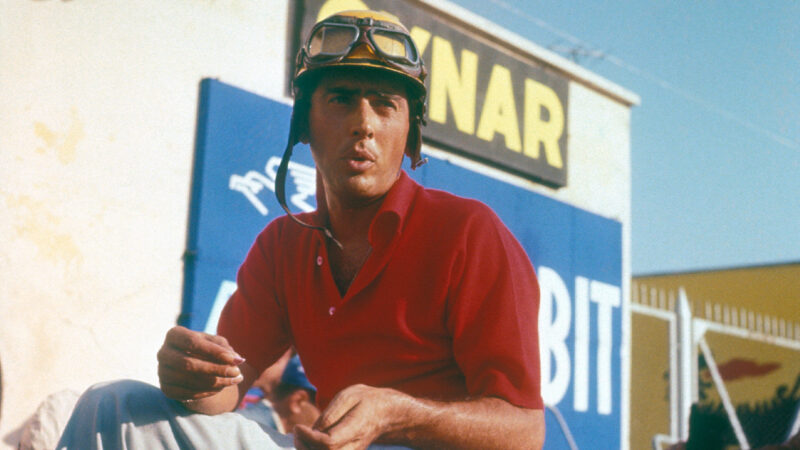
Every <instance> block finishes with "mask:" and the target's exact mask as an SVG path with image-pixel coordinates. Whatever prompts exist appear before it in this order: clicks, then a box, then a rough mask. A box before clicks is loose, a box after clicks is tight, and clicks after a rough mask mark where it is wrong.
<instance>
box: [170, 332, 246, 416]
mask: <svg viewBox="0 0 800 450" xmlns="http://www.w3.org/2000/svg"><path fill="white" fill-rule="evenodd" d="M243 362H244V358H242V357H241V356H239V354H238V353H236V351H234V350H233V348H232V347H231V346H230V345H229V344H228V341H227V340H226V339H225V338H224V337H221V336H213V335H210V334H206V333H201V332H199V331H192V330H189V329H187V328H184V327H180V326H177V327H174V328H172V329H170V330H169V331H168V332H167V337H166V338H165V339H164V345H162V346H161V350H159V351H158V379H159V382H160V384H161V390H162V391H163V392H164V395H166V396H167V397H169V398H172V399H175V400H198V399H202V398H206V397H210V396H213V395H215V394H217V393H219V392H220V391H222V390H223V389H224V388H226V387H228V386H234V385H236V384H239V383H240V382H241V381H242V380H243V376H242V372H241V370H240V369H239V367H238V366H239V365H240V364H242V363H243Z"/></svg>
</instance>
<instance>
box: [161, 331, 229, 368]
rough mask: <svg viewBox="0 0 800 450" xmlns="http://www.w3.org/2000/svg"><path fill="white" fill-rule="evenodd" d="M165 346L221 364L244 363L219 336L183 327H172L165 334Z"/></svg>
mask: <svg viewBox="0 0 800 450" xmlns="http://www.w3.org/2000/svg"><path fill="white" fill-rule="evenodd" d="M164 344H165V346H168V347H172V348H175V349H177V350H178V351H180V352H184V353H187V354H189V355H193V356H196V357H198V358H201V359H204V360H207V361H211V362H216V363H221V364H231V365H239V364H241V363H243V362H244V358H242V357H241V356H240V355H239V354H238V353H236V351H234V350H233V348H231V346H230V345H228V341H227V340H225V338H223V337H220V336H212V335H210V334H206V333H201V332H199V331H193V330H189V329H188V328H184V327H173V328H172V329H170V330H169V332H167V337H166V340H165V341H164Z"/></svg>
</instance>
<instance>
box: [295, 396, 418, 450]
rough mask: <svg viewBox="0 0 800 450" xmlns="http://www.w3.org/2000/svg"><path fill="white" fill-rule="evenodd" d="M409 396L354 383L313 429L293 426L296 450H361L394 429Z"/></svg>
mask: <svg viewBox="0 0 800 450" xmlns="http://www.w3.org/2000/svg"><path fill="white" fill-rule="evenodd" d="M408 399H410V397H408V396H407V395H405V394H402V393H400V392H398V391H395V390H394V389H386V388H375V387H370V386H365V385H363V384H357V385H354V386H350V387H348V388H347V389H345V390H343V391H341V392H339V393H338V394H337V395H336V397H334V398H333V400H332V401H331V403H330V405H328V408H327V409H325V411H323V412H322V415H320V417H319V419H317V421H316V423H315V424H314V426H313V427H307V426H305V425H298V426H297V427H295V429H294V432H295V446H296V447H297V448H298V450H305V449H308V450H312V449H364V448H367V446H369V444H371V443H372V442H374V441H375V440H377V439H378V438H379V437H380V436H382V435H384V434H386V433H388V432H389V431H391V430H392V429H393V427H394V424H395V423H396V421H397V419H399V418H400V416H402V410H403V405H404V404H405V403H407V402H408Z"/></svg>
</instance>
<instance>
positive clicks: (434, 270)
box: [218, 173, 542, 409]
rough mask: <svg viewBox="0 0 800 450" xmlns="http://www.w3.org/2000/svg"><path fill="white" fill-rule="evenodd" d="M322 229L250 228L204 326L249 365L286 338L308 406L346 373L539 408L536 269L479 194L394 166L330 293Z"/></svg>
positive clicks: (358, 379)
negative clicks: (360, 259) (352, 270)
mask: <svg viewBox="0 0 800 450" xmlns="http://www.w3.org/2000/svg"><path fill="white" fill-rule="evenodd" d="M316 215H317V213H310V214H304V215H301V217H302V218H303V219H304V220H306V221H314V220H315V219H317V217H316ZM324 239H325V237H323V236H322V235H321V233H319V232H317V231H315V230H311V229H308V228H305V227H301V226H298V225H297V224H295V223H293V222H292V221H291V220H289V219H288V218H287V217H281V218H278V219H276V220H274V221H273V222H272V223H270V224H269V225H268V226H267V227H266V228H265V229H264V231H262V232H261V234H260V235H259V236H258V238H257V239H256V242H255V243H254V244H253V247H252V248H251V249H250V252H249V254H248V255H247V258H246V259H245V261H244V264H243V265H242V266H241V268H240V269H239V275H238V279H237V282H238V290H237V291H236V293H235V294H233V296H232V297H231V299H230V300H229V301H228V304H227V305H226V306H225V309H224V311H223V313H222V316H221V318H220V322H219V328H218V330H219V334H220V335H222V336H225V337H226V338H227V339H228V341H229V342H230V344H231V345H232V346H233V348H234V349H236V351H237V352H239V353H240V354H241V355H242V356H244V357H245V358H246V359H247V361H248V363H249V364H251V365H252V366H253V367H255V368H256V369H257V370H259V371H260V370H263V369H265V368H266V367H267V366H268V365H270V364H271V363H272V362H273V361H274V360H276V359H277V358H278V357H279V356H280V355H281V354H282V353H283V352H284V351H285V350H286V348H288V346H289V345H292V344H294V345H295V346H296V348H297V351H298V353H299V354H300V357H301V359H302V360H303V366H304V367H305V370H306V374H307V375H308V378H309V380H310V381H311V383H313V384H314V385H315V386H316V387H317V389H318V394H317V399H318V403H319V406H320V407H321V408H325V407H326V406H327V404H328V402H330V400H331V399H332V398H333V396H334V395H335V394H336V393H337V392H339V391H340V390H342V389H344V388H346V387H347V386H350V385H353V384H357V383H363V384H367V385H370V386H383V387H392V388H395V389H397V390H400V391H402V392H406V393H408V394H410V395H413V396H417V397H425V398H432V399H442V400H462V399H466V398H468V397H478V396H494V397H500V398H503V399H505V400H507V401H508V402H510V403H512V404H515V405H517V406H522V407H526V408H539V409H540V408H542V399H541V395H540V380H539V377H540V373H539V370H540V369H539V345H538V329H537V323H538V307H539V287H538V284H537V281H536V275H535V274H534V271H533V268H532V266H531V263H530V261H529V259H528V257H527V255H526V254H525V251H524V250H523V249H522V247H521V246H520V244H519V243H518V242H517V240H516V239H515V238H514V237H513V236H512V234H511V232H510V231H509V230H508V229H507V228H506V227H505V225H504V224H503V223H502V222H501V221H500V219H499V218H498V217H497V216H496V215H495V214H494V212H492V211H491V210H490V209H489V208H488V207H487V206H486V205H484V204H482V203H480V202H478V201H475V200H468V199H463V198H459V197H456V196H454V195H452V194H449V193H446V192H443V191H438V190H433V189H426V188H423V187H421V186H420V185H418V184H417V183H415V182H414V181H413V180H412V179H411V178H409V177H408V175H406V174H405V173H402V174H401V177H400V178H399V179H398V181H397V182H396V183H395V185H394V186H393V187H392V189H391V190H390V191H389V193H388V194H387V196H386V198H385V200H384V202H383V204H382V206H381V208H380V210H379V211H378V213H377V215H376V216H375V219H374V220H373V223H372V225H371V227H370V230H369V242H370V244H371V246H372V253H371V254H370V256H369V258H368V259H367V261H366V262H365V263H364V265H363V266H362V268H361V270H360V271H359V273H358V275H356V278H355V279H354V280H353V282H352V284H351V285H350V288H349V289H348V291H347V293H346V294H345V295H344V297H342V296H341V295H340V294H339V290H338V289H337V288H336V283H335V282H334V280H333V275H332V273H331V270H330V267H329V266H328V254H327V251H326V246H325V241H324Z"/></svg>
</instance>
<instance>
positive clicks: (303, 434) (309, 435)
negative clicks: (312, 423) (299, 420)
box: [294, 425, 332, 450]
mask: <svg viewBox="0 0 800 450" xmlns="http://www.w3.org/2000/svg"><path fill="white" fill-rule="evenodd" d="M294 444H295V447H297V449H298V450H312V449H317V448H330V447H331V444H332V443H331V438H330V436H328V434H326V433H323V432H322V431H318V430H314V429H312V428H311V427H308V426H306V425H295V427H294Z"/></svg>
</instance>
